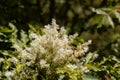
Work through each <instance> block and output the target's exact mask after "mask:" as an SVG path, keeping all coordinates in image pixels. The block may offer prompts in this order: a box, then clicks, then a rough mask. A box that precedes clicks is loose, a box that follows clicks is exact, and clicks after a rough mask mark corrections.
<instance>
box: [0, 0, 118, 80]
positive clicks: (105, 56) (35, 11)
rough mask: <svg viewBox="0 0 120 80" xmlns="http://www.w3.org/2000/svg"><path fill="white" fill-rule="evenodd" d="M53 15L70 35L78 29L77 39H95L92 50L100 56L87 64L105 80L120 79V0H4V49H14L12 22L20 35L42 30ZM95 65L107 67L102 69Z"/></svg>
mask: <svg viewBox="0 0 120 80" xmlns="http://www.w3.org/2000/svg"><path fill="white" fill-rule="evenodd" d="M52 18H55V19H56V20H57V23H58V24H60V26H65V28H66V29H67V30H68V34H73V33H76V32H77V33H78V34H79V37H80V38H78V39H76V41H83V40H85V41H86V40H89V39H91V40H92V45H91V46H90V51H91V52H94V51H96V54H98V55H99V57H98V58H96V59H95V60H94V61H92V62H90V63H89V65H87V66H89V67H90V68H91V69H92V70H93V72H96V74H100V77H101V76H102V77H103V80H104V79H106V80H111V77H110V76H114V78H112V79H115V80H119V79H120V76H119V75H120V72H116V71H117V70H119V71H120V69H118V68H119V67H120V0H0V49H1V50H13V49H12V48H11V47H10V46H11V45H12V44H11V43H10V42H9V40H8V38H10V36H11V34H12V30H11V27H10V23H12V24H14V25H15V26H16V27H17V29H18V33H17V34H18V35H20V32H19V31H21V30H25V31H26V32H28V30H29V29H33V30H34V31H40V32H41V28H43V25H46V24H48V23H51V19H52ZM19 38H20V37H19V36H18V39H19ZM82 39H83V40H82ZM86 56H87V55H86ZM99 63H100V64H99ZM90 64H91V65H90ZM92 65H95V66H97V67H102V66H101V65H105V66H104V68H100V69H101V71H100V70H94V69H95V68H94V69H93V66H92ZM91 66H92V67H91ZM112 66H114V67H112ZM116 66H117V67H116ZM101 73H102V74H101ZM96 74H94V75H96ZM118 74H119V75H118ZM86 75H87V74H86ZM86 75H84V76H83V77H85V76H86ZM91 75H93V73H92V72H91ZM91 75H90V74H89V76H91ZM85 80H88V79H85Z"/></svg>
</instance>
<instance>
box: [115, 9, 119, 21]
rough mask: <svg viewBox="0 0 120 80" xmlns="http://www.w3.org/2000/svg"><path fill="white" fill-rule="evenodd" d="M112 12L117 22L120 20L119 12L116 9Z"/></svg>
mask: <svg viewBox="0 0 120 80" xmlns="http://www.w3.org/2000/svg"><path fill="white" fill-rule="evenodd" d="M114 14H115V16H116V18H117V19H118V20H119V22H120V13H119V12H117V11H114Z"/></svg>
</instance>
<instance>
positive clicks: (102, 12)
mask: <svg viewBox="0 0 120 80" xmlns="http://www.w3.org/2000/svg"><path fill="white" fill-rule="evenodd" d="M91 10H92V11H93V12H95V13H96V14H102V15H106V12H105V11H103V10H101V9H95V8H91Z"/></svg>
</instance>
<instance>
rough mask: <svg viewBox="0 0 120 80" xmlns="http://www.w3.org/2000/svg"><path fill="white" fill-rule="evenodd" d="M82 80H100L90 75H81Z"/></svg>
mask: <svg viewBox="0 0 120 80" xmlns="http://www.w3.org/2000/svg"><path fill="white" fill-rule="evenodd" d="M82 80H100V79H99V77H98V76H94V75H92V74H83V75H82Z"/></svg>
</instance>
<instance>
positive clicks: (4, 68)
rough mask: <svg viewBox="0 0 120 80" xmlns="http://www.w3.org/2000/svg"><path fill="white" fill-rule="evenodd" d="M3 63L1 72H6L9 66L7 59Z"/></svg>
mask: <svg viewBox="0 0 120 80" xmlns="http://www.w3.org/2000/svg"><path fill="white" fill-rule="evenodd" d="M3 63H4V64H3V67H2V68H3V70H7V69H8V68H9V66H10V64H9V62H8V61H7V59H4V61H3Z"/></svg>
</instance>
